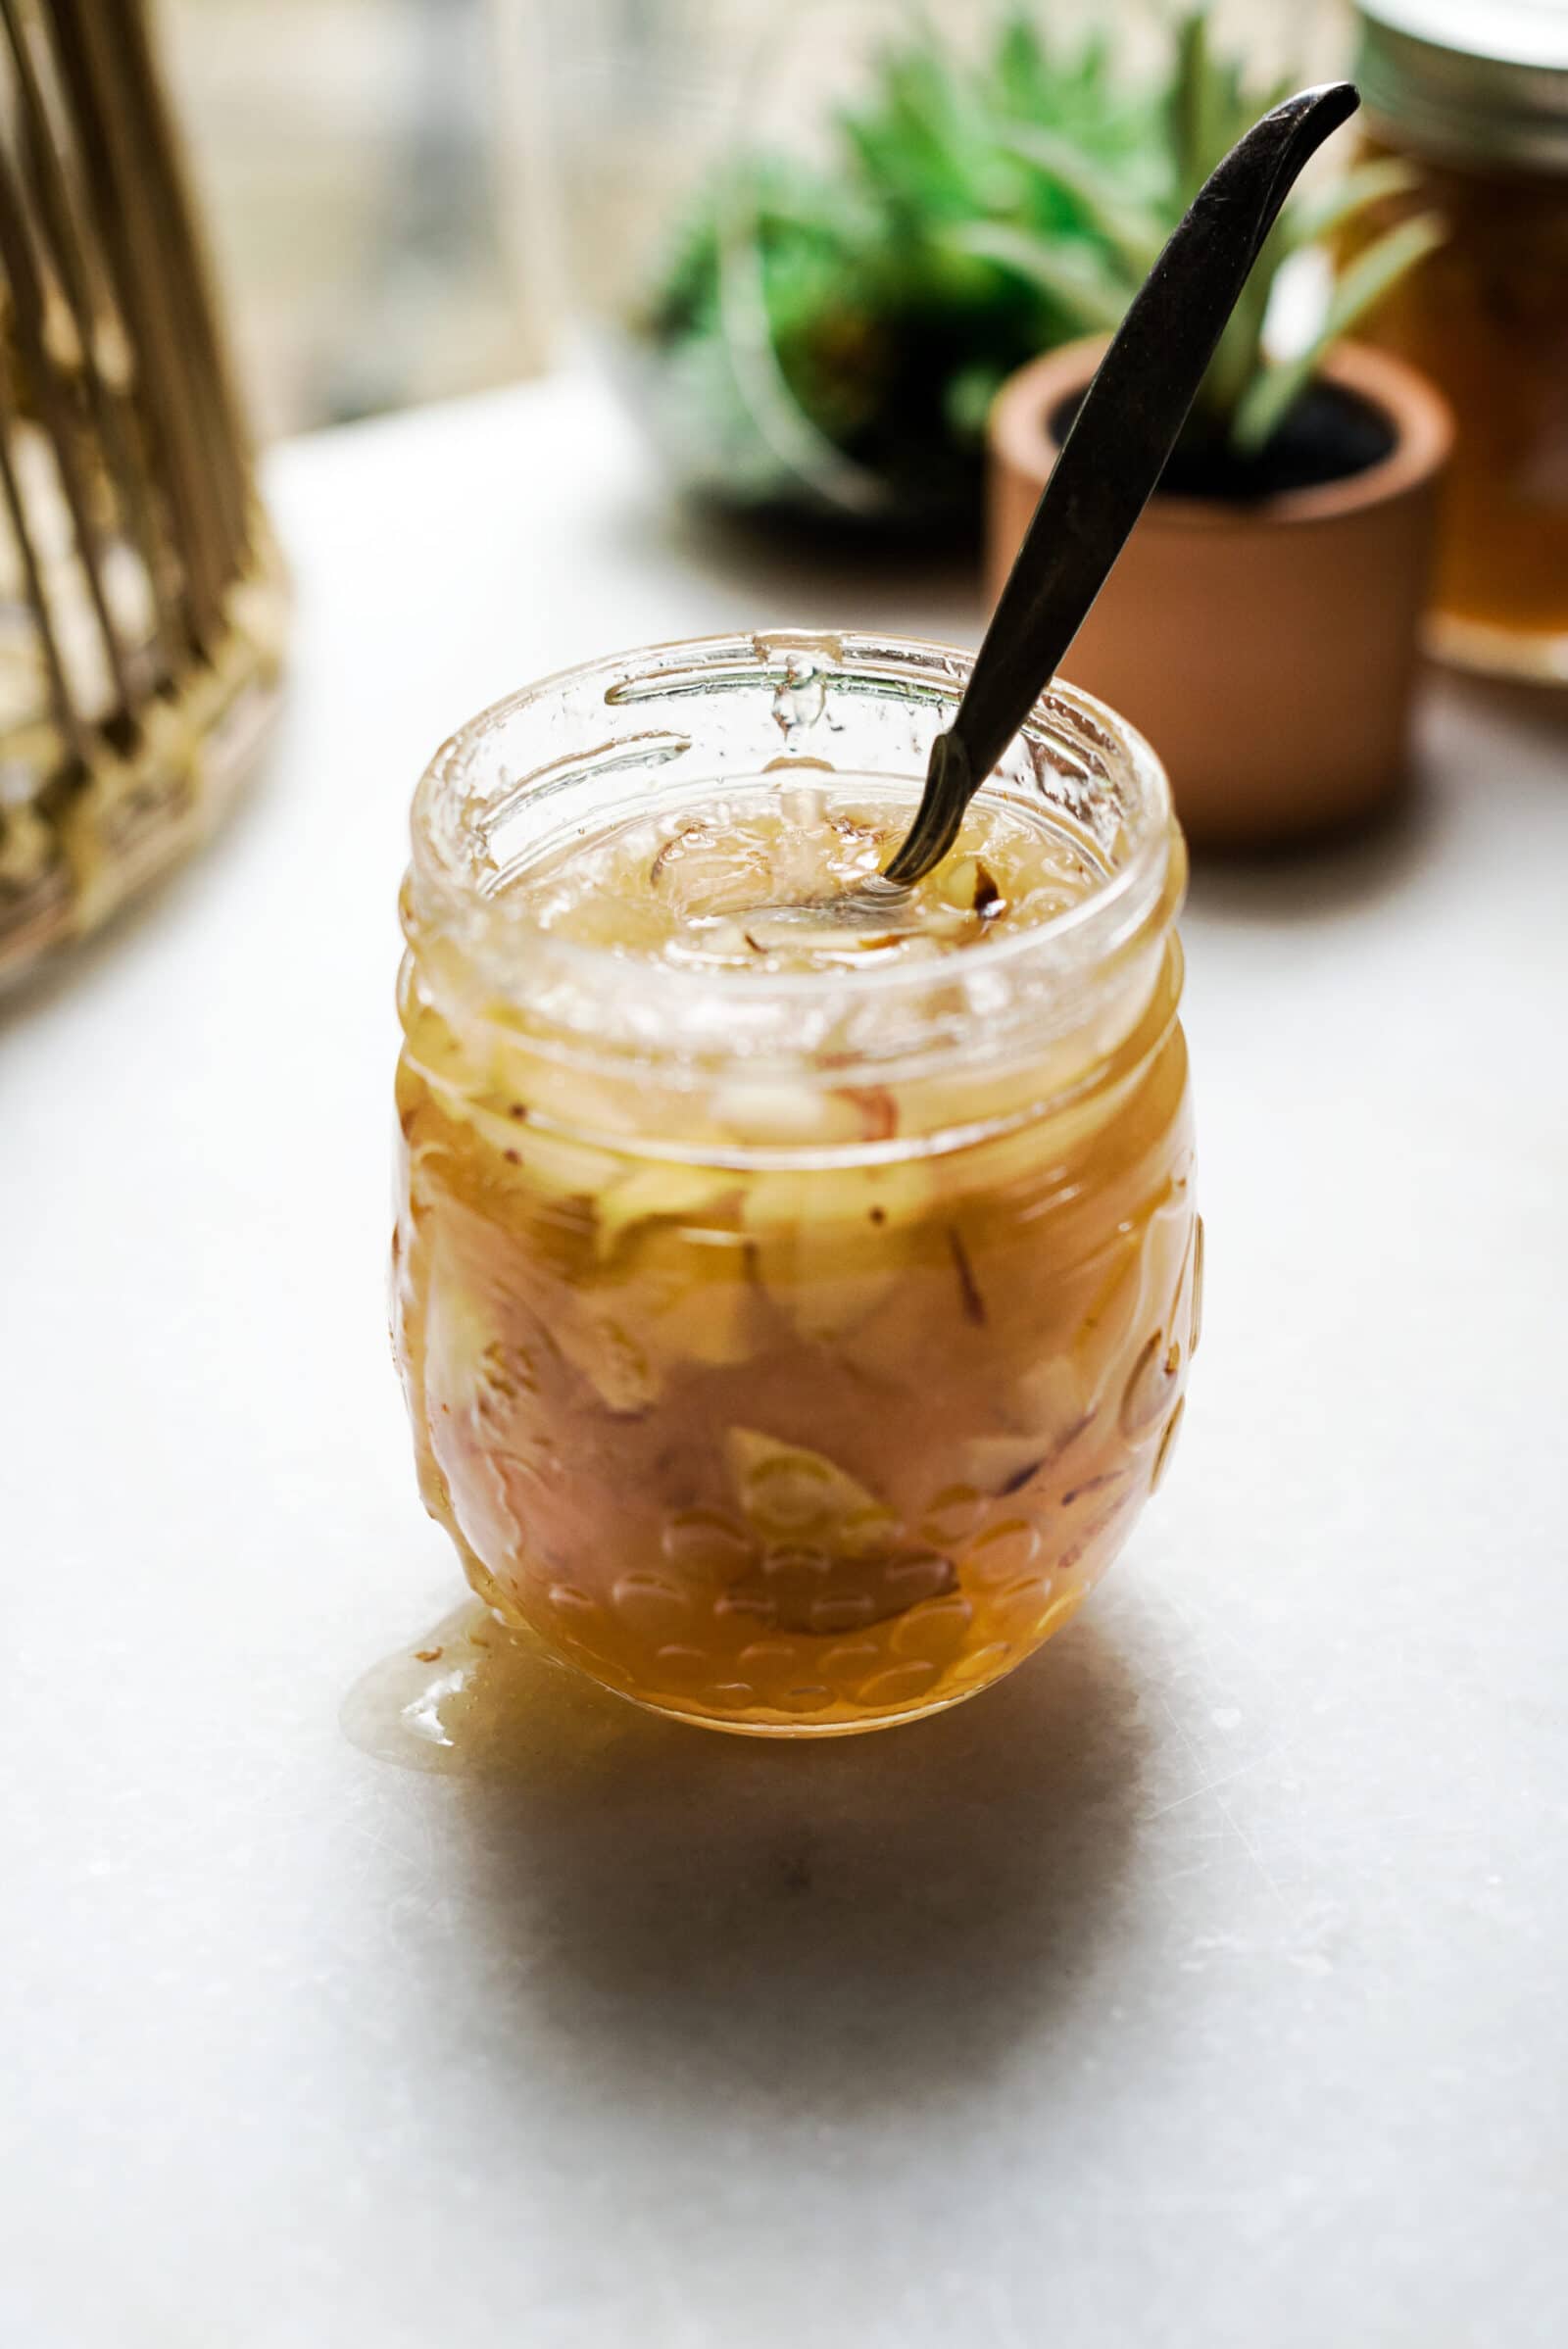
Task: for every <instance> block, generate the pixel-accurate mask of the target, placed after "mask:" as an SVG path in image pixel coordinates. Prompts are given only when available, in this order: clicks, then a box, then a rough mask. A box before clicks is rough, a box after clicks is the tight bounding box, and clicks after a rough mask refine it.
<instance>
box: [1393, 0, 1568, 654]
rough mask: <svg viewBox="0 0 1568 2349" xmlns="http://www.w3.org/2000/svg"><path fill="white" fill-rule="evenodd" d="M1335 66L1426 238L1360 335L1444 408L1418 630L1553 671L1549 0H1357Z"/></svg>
mask: <svg viewBox="0 0 1568 2349" xmlns="http://www.w3.org/2000/svg"><path fill="white" fill-rule="evenodd" d="M1357 16H1358V20H1359V40H1358V50H1357V58H1356V66H1355V73H1356V78H1357V80H1358V82H1359V84H1360V87H1361V91H1362V95H1363V99H1364V101H1365V105H1366V110H1367V119H1368V122H1369V128H1370V141H1371V145H1372V148H1373V150H1374V151H1375V152H1376V153H1379V154H1386V155H1387V154H1392V155H1396V156H1398V157H1400V158H1403V159H1404V160H1406V161H1407V162H1409V163H1410V164H1411V166H1412V167H1413V168H1414V170H1415V171H1417V173H1418V174H1419V179H1420V184H1419V186H1417V187H1415V188H1414V189H1412V190H1410V191H1409V192H1407V193H1406V194H1404V195H1401V196H1398V197H1396V198H1393V199H1391V201H1390V204H1389V206H1388V208H1387V210H1386V211H1385V212H1384V213H1383V214H1382V215H1381V216H1379V217H1375V218H1373V219H1372V220H1370V221H1369V222H1368V224H1367V226H1366V229H1365V231H1364V233H1365V234H1366V235H1368V236H1370V235H1372V234H1375V233H1376V232H1377V229H1378V228H1379V227H1380V226H1382V225H1384V224H1385V222H1386V221H1387V220H1388V218H1389V217H1390V216H1391V215H1392V214H1394V213H1396V212H1397V210H1399V209H1401V208H1408V209H1410V210H1412V211H1414V210H1420V209H1425V208H1428V207H1430V206H1431V205H1433V204H1434V203H1435V204H1436V205H1437V206H1438V207H1439V208H1440V209H1441V211H1442V212H1443V213H1444V215H1445V216H1446V221H1447V226H1448V234H1447V239H1446V243H1445V244H1444V245H1443V246H1442V247H1441V248H1440V249H1439V250H1438V251H1437V252H1436V253H1434V254H1432V255H1430V256H1429V257H1428V259H1427V260H1426V261H1425V262H1424V263H1423V265H1422V266H1421V267H1420V268H1419V269H1416V270H1414V271H1412V273H1411V274H1410V275H1409V276H1408V277H1407V278H1406V279H1405V280H1404V282H1403V283H1402V284H1401V285H1400V286H1399V287H1397V289H1396V290H1395V292H1394V293H1393V294H1392V295H1391V297H1390V298H1389V300H1388V301H1387V303H1386V304H1385V305H1384V306H1383V309H1382V311H1381V312H1380V314H1379V316H1378V317H1377V318H1375V319H1374V320H1373V321H1372V322H1371V324H1370V327H1369V329H1368V330H1367V333H1366V339H1368V340H1371V341H1377V342H1381V343H1383V344H1384V345H1385V346H1386V347H1387V348H1389V349H1391V350H1394V351H1397V353H1399V354H1400V355H1401V356H1402V357H1404V358H1406V359H1409V360H1411V361H1413V362H1414V363H1415V364H1416V365H1417V366H1418V367H1422V368H1423V369H1424V370H1425V371H1426V372H1427V373H1428V374H1429V375H1430V376H1432V377H1433V379H1434V380H1435V381H1436V382H1437V383H1438V384H1439V385H1440V386H1441V388H1442V389H1443V390H1444V391H1445V392H1446V395H1447V397H1448V400H1449V401H1450V403H1451V404H1452V407H1453V410H1454V413H1455V416H1456V419H1457V423H1458V440H1457V446H1456V448H1455V452H1454V459H1453V463H1452V465H1451V466H1450V469H1449V477H1448V485H1447V490H1446V510H1445V516H1444V526H1443V535H1442V544H1441V553H1440V562H1439V575H1438V588H1437V606H1436V612H1435V615H1434V621H1433V645H1434V650H1436V651H1437V652H1438V653H1439V654H1440V655H1442V656H1444V657H1445V658H1447V659H1450V660H1453V661H1458V662H1460V663H1462V664H1463V665H1466V666H1469V667H1475V668H1481V669H1486V670H1490V671H1493V672H1497V673H1503V674H1510V675H1518V676H1527V677H1537V678H1543V679H1548V680H1549V679H1568V0H1487V5H1486V6H1485V7H1481V6H1478V5H1476V0H1360V4H1359V6H1358V9H1357Z"/></svg>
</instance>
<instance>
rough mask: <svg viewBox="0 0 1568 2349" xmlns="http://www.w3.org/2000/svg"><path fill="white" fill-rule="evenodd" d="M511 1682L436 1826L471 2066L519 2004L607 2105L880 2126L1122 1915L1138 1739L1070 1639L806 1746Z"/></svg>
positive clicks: (994, 2055) (1115, 1662) (551, 1678)
mask: <svg viewBox="0 0 1568 2349" xmlns="http://www.w3.org/2000/svg"><path fill="white" fill-rule="evenodd" d="M532 1672H533V1675H534V1690H533V1693H534V1695H535V1697H536V1698H537V1700H538V1701H537V1707H536V1717H535V1720H534V1725H533V1729H532V1732H531V1734H530V1736H529V1737H528V1739H527V1748H528V1750H527V1752H526V1753H524V1752H522V1750H521V1749H520V1748H514V1754H515V1758H514V1761H513V1763H512V1765H511V1766H510V1767H509V1769H508V1771H507V1774H506V1775H504V1776H503V1775H493V1776H470V1777H466V1778H464V1779H463V1780H461V1781H460V1783H459V1785H458V1786H456V1787H455V1788H454V1793H455V1794H456V1796H457V1801H456V1804H455V1806H454V1810H453V1813H452V1814H451V1815H450V1820H449V1826H448V1830H447V1834H446V1835H444V1836H443V1841H444V1843H445V1844H446V1853H445V1857H444V1859H443V1864H442V1869H443V1875H444V1876H446V1877H447V1879H448V1884H449V1888H450V1892H451V1895H452V1897H453V1898H454V1899H455V1901H456V1902H457V1903H458V1904H460V1906H461V1908H462V1910H463V1911H464V1912H465V1915H464V1918H463V1922H462V1925H461V1929H460V1933H459V1938H460V1940H461V1943H462V1945H463V1947H464V1950H465V1953H466V1954H465V1967H466V1971H467V1972H468V1973H469V1974H470V1976H471V1994H472V2002H473V2003H472V2009H471V2021H472V2023H473V2024H474V2025H475V2027H477V2028H479V2029H480V2030H482V2031H483V2033H484V2038H485V2043H486V2045H487V2046H488V2047H489V2048H490V2050H491V2051H492V2055H493V2057H494V2058H495V2060H504V2053H503V2051H504V2050H505V2048H506V2047H507V2045H508V2044H509V2042H513V2043H515V2044H516V2045H517V2046H518V2048H519V2049H521V2048H522V2047H524V2046H525V2045H526V2044H527V2043H528V2040H529V2035H530V2029H531V2027H532V2025H533V2024H534V2023H536V2022H537V2020H538V2018H539V2016H540V2014H541V2012H542V2013H543V2014H544V2015H546V2016H547V2017H548V2018H549V2020H550V2023H551V2025H552V2026H553V2029H554V2031H555V2032H557V2033H559V2034H561V2036H562V2037H564V2038H565V2039H566V2040H567V2041H568V2042H570V2043H572V2044H574V2045H577V2046H580V2047H581V2049H582V2050H583V2055H584V2060H585V2062H588V2063H590V2064H591V2066H592V2069H593V2071H594V2073H595V2074H596V2075H600V2074H602V2072H603V2070H604V2068H605V2067H607V2066H608V2067H612V2068H613V2071H614V2073H615V2075H616V2076H617V2077H621V2078H623V2079H624V2080H626V2082H627V2084H628V2088H629V2087H630V2086H631V2085H632V2083H634V2082H635V2081H636V2080H639V2079H644V2080H646V2079H648V2078H649V2077H650V2076H653V2077H656V2078H657V2079H658V2080H659V2082H660V2089H661V2093H662V2094H664V2095H667V2094H668V2093H669V2092H670V2089H671V2087H672V2086H674V2088H675V2091H676V2093H677V2094H678V2095H680V2096H682V2097H686V2098H702V2099H704V2100H706V2099H708V2098H710V2097H712V2098H715V2099H716V2098H721V2097H722V2095H723V2093H724V2092H725V2083H728V2086H729V2088H730V2089H731V2090H733V2089H734V2088H735V2087H736V2086H737V2085H739V2084H740V2083H742V2082H744V2083H745V2086H746V2088H747V2091H748V2093H749V2094H750V2095H751V2096H752V2097H756V2096H757V2095H762V2096H764V2097H766V2098H769V2099H772V2098H775V2097H776V2098H777V2100H778V2101H779V2103H780V2104H781V2105H784V2106H789V2107H802V2106H804V2107H805V2108H807V2109H809V2110H813V2111H816V2112H818V2113H823V2112H831V2111H832V2110H833V2109H834V2108H835V2107H836V2106H838V2105H839V2104H841V2103H842V2104H843V2105H844V2106H845V2107H846V2108H849V2107H852V2106H853V2108H854V2109H855V2110H857V2111H860V2110H863V2109H865V2107H866V2106H867V2105H880V2106H883V2107H892V2108H894V2109H898V2108H901V2107H903V2106H905V2105H907V2104H910V2103H914V2102H922V2101H924V2100H926V2099H928V2098H929V2097H930V2096H931V2095H932V2094H933V2093H942V2092H947V2091H949V2090H951V2091H954V2092H956V2091H957V2089H958V2088H959V2087H960V2086H961V2084H962V2083H963V2082H964V2081H966V2080H972V2079H973V2078H974V2076H975V2075H976V2074H977V2073H980V2074H984V2072H985V2071H986V2069H987V2067H990V2066H992V2065H995V2064H997V2063H999V2062H1002V2061H1003V2060H1005V2056H1006V2054H1007V2051H1008V2048H1009V2045H1010V2044H1011V2043H1012V2042H1014V2041H1015V2040H1016V2039H1018V2038H1020V2037H1022V2036H1024V2035H1025V2034H1028V2033H1030V2032H1032V2031H1036V2030H1037V2029H1038V2028H1039V2025H1040V2022H1041V2019H1042V2016H1049V2017H1051V2018H1052V2021H1053V2024H1054V2028H1056V2029H1060V2028H1061V2027H1062V2026H1063V2024H1064V2022H1065V2018H1066V2016H1067V2014H1068V2013H1069V2012H1070V2010H1071V2009H1072V2006H1073V2003H1074V2000H1075V1998H1076V1997H1077V1996H1078V1995H1079V1994H1080V1993H1081V1991H1082V1990H1083V1989H1084V1988H1085V1987H1086V1985H1087V1981H1088V1976H1089V1973H1090V1969H1091V1968H1092V1967H1093V1965H1094V1963H1095V1957H1096V1951H1097V1947H1098V1946H1099V1945H1100V1944H1101V1943H1102V1941H1103V1938H1104V1937H1105V1936H1109V1935H1114V1933H1116V1931H1117V1927H1118V1922H1125V1918H1126V1915H1127V1905H1126V1904H1127V1902H1128V1901H1129V1899H1130V1898H1131V1889H1132V1888H1131V1885H1130V1883H1129V1878H1130V1874H1131V1862H1132V1859H1133V1854H1134V1846H1135V1839H1136V1832H1137V1827H1138V1822H1139V1820H1140V1818H1141V1817H1142V1816H1143V1815H1144V1813H1145V1809H1146V1795H1145V1791H1144V1788H1143V1783H1142V1781H1143V1764H1144V1761H1145V1758H1146V1756H1147V1754H1148V1751H1149V1744H1150V1736H1151V1732H1150V1730H1149V1727H1148V1725H1147V1723H1146V1721H1145V1720H1144V1719H1143V1718H1142V1717H1141V1707H1140V1695H1139V1689H1138V1687H1137V1685H1136V1683H1135V1681H1134V1679H1133V1676H1132V1674H1131V1673H1130V1671H1129V1670H1128V1668H1127V1666H1126V1664H1125V1663H1124V1661H1123V1659H1122V1657H1121V1655H1120V1653H1119V1652H1118V1650H1117V1648H1116V1647H1115V1646H1114V1645H1113V1644H1112V1643H1111V1642H1110V1640H1109V1639H1107V1637H1106V1635H1105V1634H1104V1633H1103V1631H1101V1630H1100V1629H1099V1628H1098V1627H1096V1626H1095V1625H1094V1624H1092V1623H1090V1624H1084V1623H1080V1624H1077V1625H1074V1626H1073V1627H1072V1629H1071V1631H1070V1632H1069V1633H1067V1634H1065V1635H1063V1637H1062V1638H1060V1639H1057V1640H1056V1641H1054V1642H1053V1644H1052V1645H1051V1646H1050V1647H1049V1648H1048V1649H1047V1650H1046V1651H1045V1652H1044V1653H1043V1654H1042V1655H1040V1656H1039V1657H1037V1658H1035V1659H1034V1660H1033V1661H1032V1662H1031V1663H1030V1664H1028V1665H1026V1666H1025V1667H1023V1668H1022V1669H1021V1670H1020V1671H1019V1672H1017V1673H1015V1674H1014V1675H1013V1676H1012V1678H1011V1679H1010V1680H1008V1681H1007V1682H1005V1683H1004V1684H1003V1685H1002V1686H1001V1687H1000V1688H994V1689H992V1690H990V1691H988V1692H987V1693H986V1694H985V1695H983V1696H982V1697H981V1698H980V1699H979V1700H978V1701H976V1702H974V1703H971V1704H965V1705H962V1706H959V1707H957V1708H956V1709H955V1710H954V1711H953V1712H951V1713H947V1714H943V1715H940V1716H937V1717H935V1718H933V1719H931V1720H929V1721H926V1722H923V1723H918V1724H914V1725H911V1726H909V1727H907V1728H905V1729H902V1730H898V1731H894V1732H891V1733H884V1734H880V1735H876V1736H872V1737H853V1738H834V1739H827V1740H823V1741H821V1742H818V1743H814V1744H813V1743H809V1742H806V1741H794V1740H792V1741H790V1742H789V1743H787V1744H784V1743H780V1744H773V1743H770V1742H764V1741H761V1740H750V1739H739V1738H727V1737H717V1736H712V1735H708V1734H704V1733H701V1732H699V1731H695V1730H692V1729H688V1728H684V1727H681V1726H678V1725H672V1724H667V1723H663V1722H661V1721H658V1720H656V1719H654V1718H653V1717H651V1716H648V1715H643V1714H639V1713H637V1712H635V1711H634V1710H632V1709H631V1708H630V1707H627V1706H624V1705H622V1704H620V1703H618V1702H617V1701H616V1700H615V1699H613V1698H608V1697H604V1696H602V1695H600V1694H599V1693H598V1692H597V1691H595V1690H593V1689H591V1688H587V1687H586V1686H585V1685H584V1684H581V1683H579V1682H577V1681H576V1680H575V1678H574V1677H572V1676H566V1675H563V1674H561V1673H560V1672H559V1670H557V1669H555V1668H553V1667H551V1666H549V1665H548V1664H546V1663H536V1664H534V1665H533V1667H532ZM448 1836H450V1841H449V1840H448V1839H447V1837H448ZM449 1872H450V1873H449ZM721 2109H722V2108H721V2105H717V2104H716V2105H715V2111H720V2110H721Z"/></svg>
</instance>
